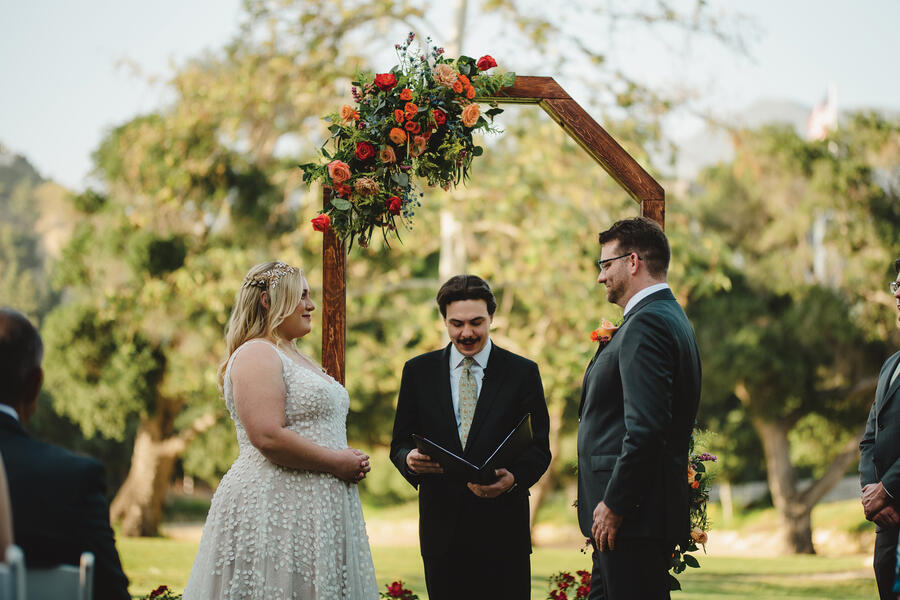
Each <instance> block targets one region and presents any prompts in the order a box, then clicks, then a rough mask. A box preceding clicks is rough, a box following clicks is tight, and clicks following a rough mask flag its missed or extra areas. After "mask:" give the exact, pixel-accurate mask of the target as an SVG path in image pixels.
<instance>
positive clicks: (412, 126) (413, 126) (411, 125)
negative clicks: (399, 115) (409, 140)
mask: <svg viewBox="0 0 900 600" xmlns="http://www.w3.org/2000/svg"><path fill="white" fill-rule="evenodd" d="M403 128H404V129H405V130H407V131H408V132H410V133H411V134H413V135H415V134H417V133H419V132H420V131H421V130H422V128H421V127H419V124H418V123H416V122H415V121H407V122H406V125H404V126H403Z"/></svg>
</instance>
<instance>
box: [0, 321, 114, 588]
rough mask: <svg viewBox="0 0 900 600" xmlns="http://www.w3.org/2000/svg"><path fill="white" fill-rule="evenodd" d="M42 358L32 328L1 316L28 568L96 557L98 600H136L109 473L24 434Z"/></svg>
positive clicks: (6, 453) (3, 440)
mask: <svg viewBox="0 0 900 600" xmlns="http://www.w3.org/2000/svg"><path fill="white" fill-rule="evenodd" d="M42 354H43V347H42V344H41V339H40V336H39V335H38V333H37V331H36V330H35V329H34V327H33V326H32V325H31V323H29V322H28V320H27V319H26V318H25V317H24V316H22V315H21V314H19V313H18V312H16V311H13V310H10V309H6V308H0V455H2V457H3V464H4V466H5V468H6V475H7V479H8V481H9V493H10V500H11V504H12V514H13V535H14V537H15V543H16V544H17V545H18V546H20V547H21V548H22V551H23V552H24V554H25V564H26V567H27V568H35V567H49V566H55V565H59V564H71V565H77V564H78V562H79V558H80V556H81V553H82V552H84V551H89V552H92V553H93V554H94V558H95V563H94V598H95V599H96V600H105V599H107V598H109V599H122V600H126V599H129V598H130V596H129V594H128V579H127V578H126V577H125V574H124V573H123V572H122V565H121V563H120V562H119V554H118V552H117V551H116V546H115V540H114V538H113V531H112V529H111V528H110V525H109V507H108V505H107V502H106V476H105V472H104V468H103V465H101V464H100V463H99V462H97V461H96V460H94V459H92V458H87V457H83V456H78V455H76V454H73V453H72V452H69V451H68V450H65V449H63V448H60V447H58V446H54V445H52V444H48V443H45V442H41V441H39V440H36V439H34V438H32V437H31V436H30V435H28V433H27V432H26V431H25V429H24V428H23V427H22V423H23V422H26V423H27V422H28V420H29V419H30V418H31V416H32V415H33V414H34V410H35V407H36V405H37V397H38V392H39V391H40V388H41V383H42V381H43V371H42V370H41V367H40V364H41V358H42Z"/></svg>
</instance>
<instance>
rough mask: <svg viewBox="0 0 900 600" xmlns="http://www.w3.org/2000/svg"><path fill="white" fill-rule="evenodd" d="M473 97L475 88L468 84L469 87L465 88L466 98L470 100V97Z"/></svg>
mask: <svg viewBox="0 0 900 600" xmlns="http://www.w3.org/2000/svg"><path fill="white" fill-rule="evenodd" d="M474 97H475V88H473V87H472V86H471V85H470V86H469V87H467V88H466V98H468V99H469V100H471V99H472V98H474Z"/></svg>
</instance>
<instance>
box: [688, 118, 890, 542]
mask: <svg viewBox="0 0 900 600" xmlns="http://www.w3.org/2000/svg"><path fill="white" fill-rule="evenodd" d="M735 139H736V141H737V157H736V158H735V160H734V161H733V162H732V163H731V164H727V165H721V166H717V167H713V168H710V169H708V170H707V171H706V172H705V173H704V174H703V175H702V177H701V180H700V186H701V188H702V191H701V193H700V194H699V195H698V196H697V197H696V198H694V199H692V203H693V204H692V206H691V207H690V208H689V209H688V210H689V212H691V213H692V214H693V215H694V216H695V218H696V219H697V220H698V221H699V224H700V226H701V227H702V229H703V231H704V237H710V238H712V239H716V238H718V242H717V243H718V244H719V245H720V246H724V247H725V248H728V249H729V250H728V252H727V254H724V255H723V257H724V258H725V261H724V263H723V271H724V273H725V274H726V275H727V276H728V278H729V280H730V285H729V286H728V288H727V289H724V290H722V291H720V292H716V293H712V294H707V295H705V296H701V297H699V298H697V299H696V300H695V301H694V302H693V303H692V304H691V305H690V307H689V312H690V315H691V317H692V320H693V322H694V324H695V326H696V327H697V330H698V335H699V339H700V342H701V349H702V352H703V357H704V403H703V411H702V412H701V417H702V418H703V419H708V421H707V424H708V425H712V427H711V428H713V429H718V428H721V429H723V430H724V429H726V428H727V427H728V425H727V421H729V420H731V421H732V422H734V421H735V419H734V416H735V411H737V412H738V413H739V414H740V415H741V418H740V422H744V423H746V422H749V423H751V424H752V426H753V429H754V430H755V431H756V433H757V435H758V436H759V439H760V442H761V444H762V448H763V451H764V456H765V463H766V468H767V469H766V470H767V477H768V481H769V489H770V490H771V492H772V499H773V502H774V504H775V507H776V509H777V510H778V514H779V522H780V528H781V531H782V534H783V542H784V547H785V548H786V549H788V550H790V551H793V552H800V553H812V552H814V548H813V544H812V532H811V525H810V512H811V510H812V508H813V506H815V504H816V503H817V502H819V501H820V500H821V499H822V497H823V496H824V495H825V494H826V493H827V492H828V491H829V490H830V489H831V488H832V487H833V486H834V485H835V484H836V483H837V481H838V480H839V479H840V478H841V477H842V476H843V474H844V473H845V472H846V470H847V468H848V467H849V466H850V465H851V464H852V463H853V461H854V460H855V459H856V457H857V456H858V454H857V452H858V450H857V445H858V442H859V439H860V436H861V434H862V430H863V427H864V424H865V419H866V415H867V413H868V406H869V405H870V404H871V401H872V396H873V392H874V386H875V377H876V375H877V368H878V365H880V364H881V360H882V359H883V357H884V356H885V353H886V352H887V346H886V344H885V342H886V341H887V339H888V338H889V337H890V336H891V335H892V330H891V328H890V326H891V324H892V323H893V317H892V315H891V314H890V313H891V309H890V300H891V299H890V296H889V294H888V293H887V282H888V281H890V278H891V273H890V267H891V264H892V261H893V259H894V258H895V256H894V254H895V253H896V248H897V245H898V242H900V208H898V206H900V198H898V195H897V192H898V187H897V185H896V181H897V177H898V170H897V167H896V165H897V164H898V163H897V160H896V159H897V147H898V146H897V141H898V140H900V122H897V121H890V120H886V119H883V118H880V117H878V116H876V115H873V114H861V115H856V116H855V117H854V118H853V119H851V120H850V121H849V122H848V123H847V124H846V126H845V127H843V128H841V129H839V130H838V131H837V132H835V133H834V134H832V135H831V136H830V137H829V138H828V139H827V140H825V141H823V142H806V141H804V140H801V139H799V138H798V137H797V136H796V134H795V133H794V132H793V131H791V130H789V129H787V128H779V127H770V128H764V129H762V130H760V131H742V132H739V134H737V136H736V138H735ZM732 399H734V400H736V401H737V402H734V401H732ZM816 455H818V460H815V459H813V460H810V459H811V458H812V457H815V456H816ZM798 465H799V466H800V467H801V468H803V470H805V471H806V473H807V474H808V475H811V476H814V479H813V481H812V483H811V484H809V485H807V486H806V487H802V488H801V487H800V485H799V483H798V479H799V475H798Z"/></svg>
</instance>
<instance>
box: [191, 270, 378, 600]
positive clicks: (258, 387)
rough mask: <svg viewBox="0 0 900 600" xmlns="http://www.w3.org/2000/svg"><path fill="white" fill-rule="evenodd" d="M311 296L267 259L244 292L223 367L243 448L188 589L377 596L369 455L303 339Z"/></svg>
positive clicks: (201, 594)
mask: <svg viewBox="0 0 900 600" xmlns="http://www.w3.org/2000/svg"><path fill="white" fill-rule="evenodd" d="M313 310H315V304H313V302H312V300H311V299H310V297H309V284H307V282H306V278H305V277H304V276H303V273H302V272H301V271H300V269H298V268H296V267H292V266H289V265H287V264H285V263H283V262H268V263H263V264H261V265H257V266H255V267H253V268H252V269H250V272H249V273H247V276H246V277H245V278H244V282H243V284H242V285H241V288H240V290H239V291H238V293H237V297H236V300H235V305H234V309H233V310H232V313H231V319H230V321H229V323H228V330H227V336H226V342H227V349H228V358H227V360H226V361H225V362H224V363H223V364H222V366H221V367H220V369H219V382H220V384H221V385H222V387H223V389H224V392H225V405H226V407H227V408H228V412H229V413H230V415H231V418H232V420H234V424H235V428H236V429H237V438H238V443H239V445H240V455H239V456H238V458H237V460H236V461H235V462H234V464H233V465H232V466H231V468H230V469H229V470H228V472H227V473H226V474H225V476H224V477H223V478H222V481H221V483H220V484H219V487H218V489H217V490H216V493H215V495H214V496H213V499H212V504H211V506H210V509H209V516H208V517H207V520H206V525H205V526H204V528H203V537H202V539H201V541H200V548H199V550H198V551H197V557H196V559H195V560H194V566H193V568H192V569H191V575H190V578H189V579H188V583H187V587H186V588H185V591H184V598H185V600H199V599H202V600H207V599H210V600H212V599H219V598H221V599H226V598H228V599H237V598H242V599H243V598H247V599H259V600H263V599H265V600H269V599H274V598H279V599H281V598H291V599H298V600H300V599H302V600H333V599H338V598H340V599H346V600H357V599H360V600H374V599H375V598H377V597H378V588H377V584H376V583H375V570H374V567H373V566H372V555H371V552H370V550H369V540H368V536H367V535H366V527H365V522H364V521H363V516H362V507H361V505H360V501H359V492H358V490H357V487H356V483H358V482H359V481H360V480H361V479H363V478H364V477H365V476H366V473H367V472H368V471H369V468H370V467H369V457H368V456H366V455H365V454H363V453H362V452H360V451H359V450H355V449H353V448H348V447H347V429H346V419H347V410H348V408H349V406H350V399H349V397H348V395H347V391H346V390H345V389H344V387H343V386H342V385H341V384H339V383H338V382H336V381H335V380H334V379H332V378H331V377H329V376H328V374H327V373H325V371H324V370H323V369H322V368H321V367H320V366H319V365H318V364H317V363H315V362H314V361H313V360H312V359H310V358H308V357H307V356H306V355H304V354H303V353H301V352H300V351H298V350H297V348H296V346H295V345H294V340H295V339H296V338H300V337H303V336H304V335H306V334H308V333H309V332H310V329H311V314H310V313H312V311H313Z"/></svg>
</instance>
